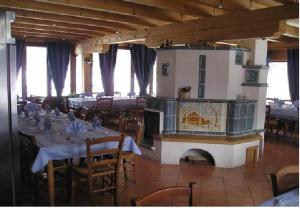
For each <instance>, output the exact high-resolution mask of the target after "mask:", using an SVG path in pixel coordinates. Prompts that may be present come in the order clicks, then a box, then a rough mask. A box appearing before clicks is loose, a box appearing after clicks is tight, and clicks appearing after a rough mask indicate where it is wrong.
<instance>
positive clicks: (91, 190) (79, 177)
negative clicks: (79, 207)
mask: <svg viewBox="0 0 300 208" xmlns="http://www.w3.org/2000/svg"><path fill="white" fill-rule="evenodd" d="M104 143H108V144H106V146H107V148H106V149H101V150H99V149H97V146H98V147H99V146H101V145H104ZM116 143H117V144H116ZM123 143H124V136H123V135H121V136H114V137H105V138H97V139H87V140H86V155H87V160H86V161H87V162H86V165H85V166H76V167H73V175H72V176H73V180H72V201H73V200H74V195H75V190H80V191H85V192H86V193H88V194H89V196H90V200H91V202H92V204H95V202H96V195H97V194H98V197H100V195H99V194H100V193H102V192H104V191H111V190H112V191H113V193H114V205H117V201H118V200H117V189H118V183H119V177H118V176H119V167H120V152H121V150H122V148H123ZM79 186H80V189H78V187H79ZM85 188H87V189H85Z"/></svg>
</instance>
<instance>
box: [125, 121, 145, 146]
mask: <svg viewBox="0 0 300 208" xmlns="http://www.w3.org/2000/svg"><path fill="white" fill-rule="evenodd" d="M119 131H120V132H123V133H124V134H128V135H130V136H133V137H134V138H133V139H134V141H135V143H136V144H137V145H139V144H140V143H141V140H142V138H143V134H144V123H142V122H139V121H137V120H135V119H124V118H122V120H121V124H120V128H119Z"/></svg>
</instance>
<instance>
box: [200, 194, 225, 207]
mask: <svg viewBox="0 0 300 208" xmlns="http://www.w3.org/2000/svg"><path fill="white" fill-rule="evenodd" d="M200 206H227V200H226V197H225V195H223V194H221V195H217V194H205V195H201V196H200Z"/></svg>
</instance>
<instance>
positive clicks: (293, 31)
mask: <svg viewBox="0 0 300 208" xmlns="http://www.w3.org/2000/svg"><path fill="white" fill-rule="evenodd" d="M282 35H283V36H287V37H292V38H299V28H298V27H293V26H290V25H288V24H287V21H280V23H279V31H278V33H277V36H278V37H280V36H282Z"/></svg>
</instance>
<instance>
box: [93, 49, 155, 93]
mask: <svg viewBox="0 0 300 208" xmlns="http://www.w3.org/2000/svg"><path fill="white" fill-rule="evenodd" d="M155 70H156V61H155V63H154V66H153V73H154V74H153V76H154V77H153V82H154V83H153V93H154V94H156V72H155ZM130 73H131V55H130V50H126V49H118V52H117V60H116V66H115V73H114V91H118V92H121V95H122V96H127V94H128V93H129V92H130ZM92 91H93V92H103V91H104V90H103V85H102V79H101V72H100V65H99V55H98V53H93V68H92ZM134 92H135V94H136V95H138V94H139V92H140V87H139V84H138V81H137V78H136V76H134ZM147 92H149V86H148V88H147Z"/></svg>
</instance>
